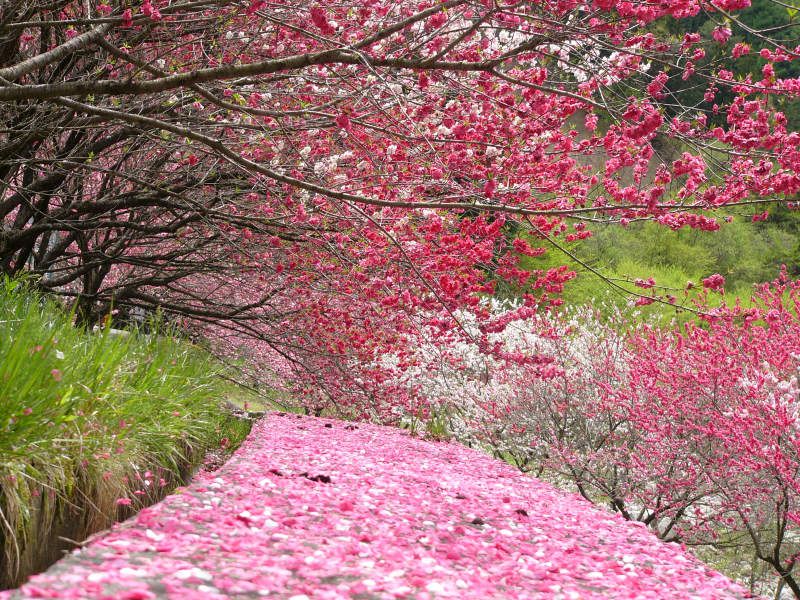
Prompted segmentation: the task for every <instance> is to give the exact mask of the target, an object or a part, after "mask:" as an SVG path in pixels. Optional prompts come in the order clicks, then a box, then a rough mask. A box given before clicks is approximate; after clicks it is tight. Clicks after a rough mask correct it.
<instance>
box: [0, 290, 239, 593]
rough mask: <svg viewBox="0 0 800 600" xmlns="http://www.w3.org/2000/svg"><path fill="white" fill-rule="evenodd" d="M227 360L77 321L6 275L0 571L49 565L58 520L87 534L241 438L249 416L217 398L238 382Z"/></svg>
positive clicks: (12, 573) (10, 578)
mask: <svg viewBox="0 0 800 600" xmlns="http://www.w3.org/2000/svg"><path fill="white" fill-rule="evenodd" d="M153 329H154V330H158V329H156V328H153ZM161 330H163V328H161ZM220 370H221V367H220V366H219V365H218V364H217V363H216V362H214V361H213V359H212V358H211V357H210V355H208V354H207V353H206V352H204V351H202V350H201V349H199V348H197V347H195V346H192V345H190V344H188V343H186V342H183V341H179V340H177V339H176V338H174V337H171V336H147V335H143V334H140V333H137V332H135V331H134V332H122V333H120V332H112V331H111V329H110V328H106V329H103V330H101V331H99V332H96V333H92V332H88V331H85V330H82V329H79V328H76V327H73V326H72V323H71V315H68V314H66V313H65V312H64V311H63V310H62V309H61V307H60V306H58V305H56V304H55V303H53V302H52V301H47V300H44V299H42V298H41V297H39V296H37V295H36V294H33V293H31V292H30V290H27V289H26V287H25V285H24V284H22V283H21V282H19V281H12V280H8V279H0V552H2V553H3V554H2V556H3V560H2V561H0V562H1V563H2V564H3V565H4V571H5V572H0V583H4V582H5V583H6V584H8V583H13V582H15V581H18V580H19V578H20V577H21V575H22V574H24V573H26V572H29V571H31V570H32V569H35V568H37V567H41V566H44V565H42V564H40V563H41V562H42V560H43V559H42V558H41V556H39V554H37V547H42V545H43V544H46V543H47V541H48V540H51V539H52V537H53V531H54V528H58V527H59V523H61V522H64V521H65V520H66V521H69V520H71V521H72V522H74V523H76V525H75V527H74V528H73V529H71V530H70V531H69V533H70V535H72V536H76V535H77V536H85V535H88V533H91V531H92V530H96V529H98V528H100V527H104V526H107V525H108V524H109V523H110V522H113V520H115V519H117V518H120V517H124V516H126V515H127V514H130V512H131V511H132V510H134V509H135V508H136V507H138V506H142V505H144V504H147V503H149V502H152V501H154V500H156V499H158V497H160V496H161V495H163V494H164V493H166V491H167V490H168V489H170V487H174V485H176V484H179V483H180V482H182V481H183V480H184V479H185V478H186V477H187V476H188V475H189V474H190V473H191V472H192V471H193V469H194V468H195V466H196V465H198V464H199V462H200V461H201V460H202V458H203V457H204V455H205V454H206V451H207V450H209V449H211V448H220V447H231V446H235V445H237V444H238V443H239V442H240V441H241V440H242V439H244V437H245V436H246V435H247V433H248V431H249V422H246V421H245V422H242V421H240V420H237V419H234V418H232V417H231V416H229V414H228V413H226V412H225V411H224V410H221V409H220V402H221V401H222V400H223V398H224V397H225V396H226V394H228V393H229V392H230V387H231V386H230V384H227V383H225V382H224V381H223V380H222V379H221V378H220V377H218V375H219V373H220ZM147 472H149V473H150V475H149V476H146V475H145V474H146V473H147ZM120 498H121V499H123V503H122V504H118V502H117V500H118V499H120ZM128 500H130V501H131V506H126V504H125V503H127V501H128ZM73 539H81V538H73ZM0 587H2V586H0Z"/></svg>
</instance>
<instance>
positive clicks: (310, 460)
mask: <svg viewBox="0 0 800 600" xmlns="http://www.w3.org/2000/svg"><path fill="white" fill-rule="evenodd" d="M258 597H267V598H288V599H292V600H304V599H311V598H319V599H337V598H355V599H361V600H370V599H382V598H420V599H428V598H430V599H433V598H465V599H482V600H483V599H487V598H543V599H544V598H548V599H549V598H553V599H560V598H564V599H573V598H580V599H584V598H587V599H588V598H611V599H623V598H653V599H656V598H657V599H659V600H663V599H669V598H674V599H676V600H677V599H680V600H687V599H691V598H746V597H748V595H747V594H746V592H745V591H744V590H742V589H741V588H739V587H738V586H736V585H734V584H733V583H731V582H730V581H729V580H728V579H726V578H725V577H723V576H722V575H720V574H718V573H716V572H714V571H712V570H710V569H708V568H706V567H704V566H703V565H702V564H700V563H699V562H698V561H696V560H695V559H693V558H691V557H689V556H688V555H687V554H685V553H684V552H683V551H681V549H680V548H679V547H677V546H676V545H674V544H665V543H662V542H660V541H658V540H657V539H656V538H655V537H654V536H653V535H651V534H650V533H649V532H648V531H647V530H646V529H644V528H643V527H641V526H638V525H635V524H631V523H627V522H625V521H623V520H622V519H620V518H618V517H617V516H615V515H612V514H609V513H607V512H604V511H602V510H600V509H597V508H594V507H592V506H591V505H590V504H589V503H587V502H586V501H584V500H582V499H581V498H579V497H578V496H575V495H572V494H567V493H564V492H561V491H558V490H556V489H554V488H553V487H551V486H549V485H547V484H544V483H542V482H540V481H538V480H536V479H533V478H530V477H527V476H524V475H522V474H520V473H519V472H517V471H516V470H514V469H513V468H512V467H510V466H508V465H505V464H504V463H501V462H498V461H496V460H492V459H491V458H489V457H487V456H484V455H483V454H481V453H479V452H476V451H474V450H470V449H468V448H464V447H461V446H459V445H456V444H449V443H433V442H425V441H422V440H419V439H416V438H414V437H411V436H409V435H407V434H406V433H405V432H404V431H401V430H397V429H390V428H384V427H377V426H373V425H366V424H350V423H346V422H341V421H331V420H325V419H314V418H308V417H298V416H296V415H282V414H269V415H267V416H266V417H265V418H264V419H263V420H262V421H260V422H259V423H257V424H256V425H255V427H254V428H253V431H252V433H251V435H250V437H249V438H248V440H247V442H246V443H245V444H244V445H243V446H242V447H241V448H240V449H239V450H238V451H237V452H236V454H235V455H234V456H233V458H232V459H231V460H230V461H229V462H228V463H227V464H226V465H225V466H223V467H222V468H221V469H220V470H218V471H216V472H213V473H203V474H201V475H200V476H199V477H198V478H197V479H196V480H195V482H194V483H193V484H192V485H191V486H189V487H188V488H183V489H181V490H179V491H178V493H175V494H173V495H171V496H169V497H168V498H167V499H165V500H164V501H163V502H161V503H159V504H157V505H155V506H153V507H150V508H148V509H145V510H143V511H142V512H141V513H139V514H138V515H137V516H136V517H134V518H133V519H130V520H129V521H127V522H125V523H122V524H120V525H118V526H116V527H114V528H113V529H112V530H111V531H109V532H108V533H106V534H104V535H102V536H100V537H98V538H97V539H95V540H94V541H93V542H92V543H91V544H90V545H89V546H88V547H86V548H84V549H83V550H81V551H80V552H76V553H74V554H72V555H70V556H69V557H67V558H65V559H64V560H62V561H61V562H59V563H58V564H56V565H55V566H53V567H52V568H51V569H50V570H49V571H47V572H46V573H44V574H41V575H39V576H36V577H34V578H33V579H32V580H31V581H29V582H28V583H27V584H26V585H25V586H23V587H22V588H21V589H20V590H16V591H11V592H0V600H6V599H9V598H107V599H109V600H111V599H115V600H137V599H150V598H258Z"/></svg>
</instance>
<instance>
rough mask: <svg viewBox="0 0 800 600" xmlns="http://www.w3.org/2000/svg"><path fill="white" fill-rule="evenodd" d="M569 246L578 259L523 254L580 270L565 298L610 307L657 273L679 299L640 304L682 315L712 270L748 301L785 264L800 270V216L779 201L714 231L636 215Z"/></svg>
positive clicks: (528, 262)
mask: <svg viewBox="0 0 800 600" xmlns="http://www.w3.org/2000/svg"><path fill="white" fill-rule="evenodd" d="M731 216H733V215H731ZM531 242H532V243H537V244H541V243H542V242H541V241H538V242H537V241H536V240H531ZM564 247H566V248H567V249H568V251H569V252H570V253H572V254H573V255H574V256H575V257H576V258H577V259H578V260H577V261H576V260H572V259H570V258H568V257H564V256H563V254H562V253H561V252H558V251H557V250H555V249H550V250H549V251H548V252H547V253H546V254H545V255H544V256H542V257H537V258H527V257H526V258H523V261H522V262H523V266H524V268H527V269H548V268H552V267H554V266H557V265H559V264H563V263H565V262H566V264H568V265H569V267H570V268H571V269H573V270H574V271H575V272H576V273H577V277H576V278H575V279H574V280H573V281H570V282H569V283H567V284H566V286H565V291H564V294H563V299H564V302H565V305H567V306H577V305H585V304H594V305H596V306H601V305H602V303H605V304H606V305H607V307H608V308H609V309H611V308H613V307H620V306H622V305H625V304H628V303H630V302H632V301H633V300H634V297H633V296H631V295H630V294H629V293H626V292H625V291H624V290H628V291H630V292H634V293H641V294H645V295H648V294H649V293H650V290H644V289H642V288H638V287H636V286H635V285H633V281H635V280H636V279H647V278H648V277H653V278H654V279H655V281H656V283H657V285H658V286H659V288H658V290H657V293H658V294H660V295H668V294H669V295H672V296H674V297H675V298H676V300H677V302H676V306H674V307H673V306H669V305H665V304H651V305H649V306H646V307H643V308H642V312H643V313H644V314H645V315H647V316H657V317H660V318H667V319H672V318H678V319H679V320H683V319H687V318H689V317H690V316H691V313H688V312H686V311H683V312H682V311H681V307H682V306H688V307H691V306H693V302H692V301H693V299H694V298H695V296H696V294H697V293H698V291H699V290H700V289H701V281H702V279H704V278H705V277H708V276H709V275H712V274H713V273H720V274H721V275H723V276H724V277H725V280H726V285H725V290H726V295H725V297H724V298H725V299H726V300H727V301H731V299H732V298H737V297H738V298H741V299H742V301H743V302H745V303H747V302H748V301H749V298H750V292H751V291H752V287H753V284H755V283H760V282H764V281H770V280H772V279H774V278H775V277H776V276H777V274H778V271H779V269H780V266H781V265H782V264H785V265H786V266H787V268H788V269H789V271H790V273H792V274H794V275H797V274H798V269H800V217H799V216H798V215H797V213H795V212H793V211H789V210H786V209H785V208H782V207H779V206H776V207H773V208H771V209H770V218H769V219H768V220H767V221H766V222H759V223H752V222H751V219H750V215H749V214H740V215H736V216H734V218H733V220H732V221H731V222H729V223H723V224H722V227H721V228H720V230H719V231H715V232H708V231H698V230H693V229H688V228H685V229H682V230H680V231H671V230H670V229H668V228H666V227H663V226H660V225H658V224H656V223H653V222H640V223H632V224H630V225H629V226H628V227H627V228H620V227H617V226H611V227H607V228H599V229H596V230H595V232H594V236H593V237H591V238H589V239H587V240H584V241H582V242H574V243H572V244H565V245H564ZM565 258H566V260H565ZM690 282H691V284H690ZM687 287H690V288H691V289H689V290H687ZM620 288H621V289H620ZM709 300H710V304H712V305H715V304H718V303H720V302H721V301H722V300H723V297H722V296H720V295H718V294H712V295H711V296H710V298H709Z"/></svg>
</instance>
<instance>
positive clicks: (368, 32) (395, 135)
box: [0, 0, 800, 416]
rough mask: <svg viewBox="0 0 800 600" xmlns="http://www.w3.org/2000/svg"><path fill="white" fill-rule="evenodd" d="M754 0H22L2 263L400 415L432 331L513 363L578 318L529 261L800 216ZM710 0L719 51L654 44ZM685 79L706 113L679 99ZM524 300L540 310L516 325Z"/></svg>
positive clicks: (557, 275) (9, 86) (15, 21)
mask: <svg viewBox="0 0 800 600" xmlns="http://www.w3.org/2000/svg"><path fill="white" fill-rule="evenodd" d="M746 4H747V3H746V1H742V0H725V1H724V2H722V1H720V2H715V3H700V2H697V1H696V0H664V1H659V2H651V3H646V4H641V5H639V4H633V3H630V2H625V1H622V2H616V1H613V0H603V1H594V2H575V1H564V0H553V1H546V2H540V3H529V2H514V1H510V2H489V1H477V0H446V1H443V2H441V1H438V0H437V1H433V0H428V1H423V2H405V1H402V2H394V3H388V2H384V1H377V0H376V1H373V2H358V3H347V2H343V3H338V4H336V5H333V6H331V5H329V4H327V3H295V2H288V3H283V4H273V3H269V2H262V1H259V0H256V1H254V2H251V3H249V4H248V3H241V2H232V1H225V0H214V1H198V2H181V3H168V2H160V1H156V2H153V1H152V0H145V1H144V2H142V3H141V4H140V3H138V2H137V3H135V4H132V5H128V4H125V3H120V4H116V3H98V2H91V1H90V2H74V1H67V0H62V1H58V2H55V3H51V4H47V5H40V4H34V3H28V2H8V3H6V4H5V5H4V7H3V9H2V15H0V31H2V39H1V40H0V48H2V50H1V51H0V102H1V103H2V108H0V110H1V111H2V115H3V122H4V123H5V126H4V129H3V131H2V133H0V136H1V137H0V140H1V141H0V144H1V148H2V149H0V181H2V186H3V187H2V194H1V195H0V217H1V218H2V220H3V231H2V237H0V264H1V265H2V269H3V271H4V272H6V273H16V272H21V271H28V272H32V273H34V274H35V275H36V276H37V277H38V285H40V286H41V287H42V288H45V289H48V290H51V291H55V292H58V293H60V294H62V295H64V296H66V297H69V298H72V299H73V300H74V302H75V305H76V307H77V309H78V316H79V318H80V320H81V321H83V322H85V323H86V324H90V325H91V324H93V323H95V322H98V321H99V320H100V319H102V318H105V317H106V316H107V315H109V314H110V313H112V312H114V311H118V313H119V315H120V316H121V317H124V316H125V315H126V314H128V315H129V314H137V311H140V310H155V309H161V310H162V311H164V312H166V313H167V314H168V315H170V316H171V318H175V319H182V320H187V321H190V322H191V323H193V324H194V326H197V327H201V328H204V330H205V332H206V333H208V332H210V331H213V333H214V335H215V336H216V337H218V338H220V339H226V340H231V341H232V342H233V343H235V344H236V345H241V344H242V343H249V344H252V346H253V347H252V348H251V351H252V352H262V353H267V354H269V355H270V356H271V357H273V358H275V360H276V361H278V360H280V361H284V362H285V363H286V364H285V367H284V368H285V369H286V370H287V372H292V373H294V374H295V375H294V377H295V380H296V382H297V387H298V388H299V389H305V390H307V391H308V393H309V394H311V395H317V396H319V395H321V396H322V397H317V398H315V399H314V400H313V401H312V400H309V402H310V403H311V404H313V405H314V407H316V408H313V407H312V409H313V410H318V409H319V407H320V406H322V405H325V404H328V405H330V404H331V403H333V404H337V403H338V404H341V405H347V406H350V405H353V406H360V407H365V409H367V410H368V409H370V407H374V406H384V405H385V406H387V407H389V406H391V405H392V403H393V402H395V400H393V399H392V397H393V396H394V394H393V393H389V394H388V395H383V396H382V394H384V392H383V391H382V390H384V389H385V386H383V385H382V383H385V382H386V381H388V375H382V374H380V373H378V372H376V370H375V367H374V364H375V361H374V359H375V357H376V355H379V354H381V353H383V352H387V351H392V352H394V351H397V350H398V349H401V350H402V348H405V347H408V346H413V345H414V344H417V343H418V342H419V340H420V339H423V338H424V336H427V335H430V334H429V333H428V332H429V331H430V329H429V328H430V327H433V328H434V331H436V330H438V331H439V332H440V334H442V337H443V339H444V337H449V336H445V335H444V334H450V333H452V334H453V335H455V336H460V337H461V338H463V339H468V340H470V341H475V342H476V343H478V344H479V345H480V346H481V347H482V348H484V349H485V350H487V351H490V350H492V348H490V347H489V346H488V345H487V343H486V340H485V337H486V334H487V332H490V331H493V330H496V329H501V328H502V327H504V326H505V325H506V324H508V323H510V322H513V321H514V320H515V319H522V318H526V317H529V316H531V315H533V314H534V313H536V312H539V311H542V310H544V309H545V308H546V307H547V306H549V305H550V304H551V303H557V302H558V297H557V296H558V292H559V290H560V289H561V286H562V285H563V283H564V282H565V281H567V280H568V279H569V278H570V277H571V273H569V271H568V270H567V269H566V268H564V269H549V270H540V271H537V270H524V269H522V268H520V267H519V263H518V259H519V256H521V255H533V256H536V255H538V254H541V253H542V252H543V251H544V250H545V249H550V250H555V249H557V248H559V247H560V246H561V243H562V242H563V241H569V240H575V239H580V238H583V237H586V236H588V235H590V231H589V228H590V226H591V225H592V224H594V223H607V222H610V223H615V222H623V223H624V222H628V221H631V220H635V219H654V220H656V221H658V222H659V223H662V224H663V225H665V226H667V227H670V228H673V229H677V228H681V227H684V226H688V227H695V228H699V229H707V230H713V229H716V228H717V227H718V226H719V225H718V223H717V221H716V219H715V218H714V217H713V216H712V215H711V214H710V211H713V210H715V209H719V208H721V207H730V206H735V205H740V204H743V203H760V202H776V201H785V200H792V199H793V198H794V196H795V195H796V194H797V191H798V187H800V179H799V178H798V176H797V174H796V171H797V166H798V162H799V160H800V155H798V152H797V145H798V144H797V142H798V139H797V136H798V134H797V133H796V132H793V131H790V130H787V127H786V118H785V116H784V115H783V114H782V113H781V112H780V111H779V110H777V109H776V108H775V106H776V104H777V103H776V102H775V100H776V99H781V98H789V99H791V98H793V97H795V96H796V94H797V90H798V83H797V81H796V80H791V79H789V80H787V79H781V78H778V77H776V76H775V72H774V67H773V65H774V64H775V63H779V62H782V61H788V60H792V59H794V58H795V57H796V56H797V49H796V48H791V47H788V46H787V45H786V44H785V43H783V42H778V41H775V43H771V42H770V38H769V35H768V34H769V32H764V33H763V34H762V35H763V37H764V39H765V49H764V50H762V51H761V54H762V56H763V61H764V66H763V71H762V74H761V78H760V79H758V78H753V77H748V78H744V79H741V80H740V79H739V78H737V76H736V73H735V67H736V60H737V59H738V57H741V56H743V55H745V54H747V53H748V48H746V47H745V46H743V45H741V44H739V45H736V46H732V47H730V48H729V47H728V46H730V45H731V44H729V41H730V39H729V38H730V36H731V31H737V30H738V29H745V28H747V29H748V30H749V29H752V28H750V27H749V25H748V24H747V23H744V22H741V21H740V20H739V19H738V18H737V16H736V11H737V10H738V9H741V8H743V7H744V6H746ZM701 10H703V11H706V12H708V13H709V14H710V15H711V18H712V19H715V20H716V21H717V26H716V28H715V29H714V30H713V32H712V33H711V34H709V35H708V36H707V38H703V37H702V36H701V35H700V34H694V33H692V34H688V35H686V36H684V37H682V38H673V37H670V36H668V35H666V34H661V33H658V32H660V31H661V29H660V28H659V27H657V26H656V23H657V22H659V20H670V19H680V18H683V17H687V16H691V15H694V14H697V13H698V12H699V11H701ZM708 47H713V48H714V49H715V50H719V49H720V48H722V49H724V54H726V55H730V59H729V60H726V61H725V62H724V64H719V63H716V62H703V61H702V58H703V56H704V55H705V53H706V48H708ZM690 79H691V85H692V86H696V85H698V83H697V82H698V81H700V82H702V85H703V86H705V87H706V91H705V97H704V102H703V104H701V105H698V106H677V105H676V102H677V100H676V98H677V95H676V94H675V90H677V89H679V88H680V87H681V85H682V83H681V82H686V81H689V80H690ZM686 85H689V84H688V83H687V84H686ZM723 92H725V93H724V94H723ZM731 97H732V98H733V100H732V101H730V102H729V103H728V104H715V101H719V102H722V100H721V99H722V98H731ZM720 112H721V113H722V114H726V115H727V125H726V126H721V125H718V124H716V123H717V122H718V121H719V119H713V120H712V119H709V114H713V113H720ZM665 148H672V149H677V150H674V151H673V150H670V151H665ZM501 284H509V285H511V286H514V287H515V289H521V290H522V291H521V292H520V297H521V303H520V304H518V305H517V306H515V308H514V309H513V310H511V311H508V312H507V313H506V314H503V315H497V314H493V313H492V311H491V310H489V309H488V308H487V305H486V304H485V302H484V298H486V296H488V295H491V294H492V293H493V291H494V290H495V289H497V287H498V286H499V285H501ZM657 289H658V288H654V287H647V288H643V290H644V291H643V293H642V294H641V302H642V303H644V302H652V301H665V302H669V301H671V299H670V298H669V297H668V296H667V295H666V294H659V293H657ZM458 310H465V311H467V312H469V313H470V314H471V315H474V317H475V318H476V319H477V321H478V323H479V326H478V330H477V337H476V334H474V333H469V332H468V331H467V328H466V327H464V326H463V324H462V323H460V322H459V320H458V319H457V318H455V315H456V311H458ZM246 340H249V341H246ZM278 357H279V358H278ZM402 364H403V361H402V360H401V361H400V367H399V368H402ZM399 402H400V404H408V405H414V404H415V403H416V402H417V400H416V399H414V398H412V397H409V398H408V399H403V400H402V401H399ZM311 404H310V405H309V406H310V407H311ZM358 410H359V411H362V409H361V408H359V409H358ZM362 412H363V411H362ZM380 412H381V413H383V412H385V411H383V409H381V411H380ZM373 416H374V415H373Z"/></svg>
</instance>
